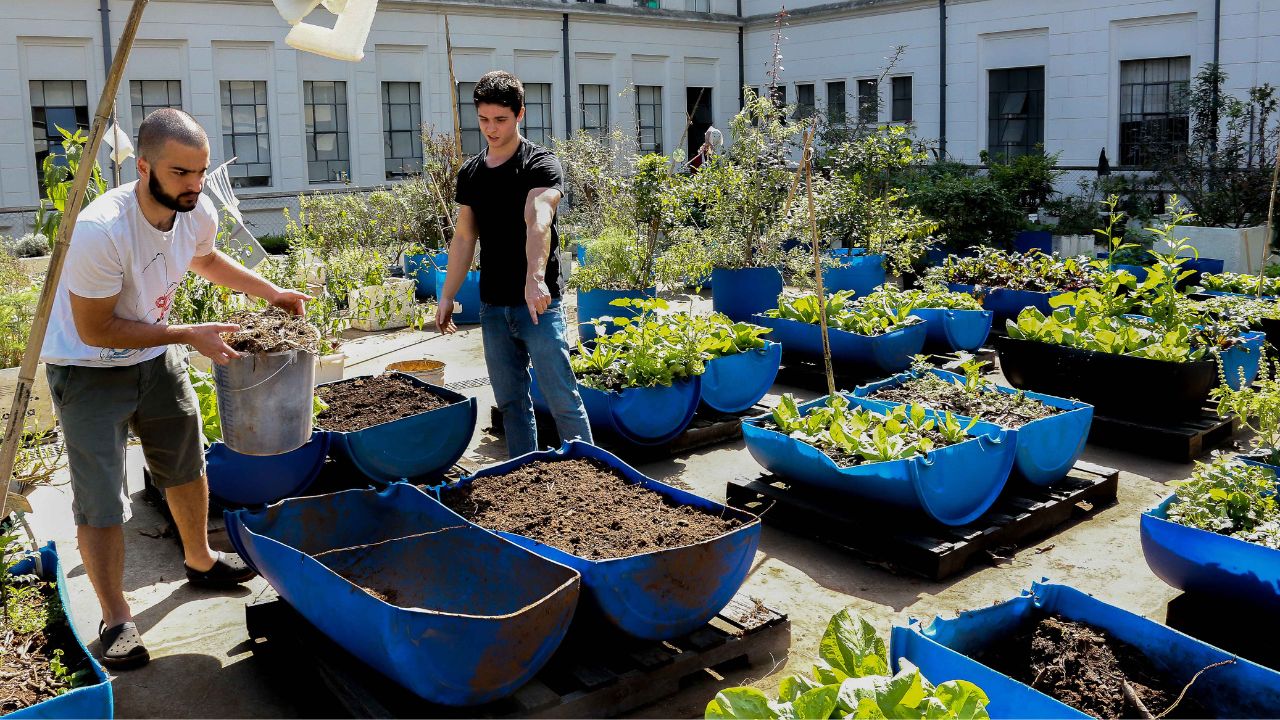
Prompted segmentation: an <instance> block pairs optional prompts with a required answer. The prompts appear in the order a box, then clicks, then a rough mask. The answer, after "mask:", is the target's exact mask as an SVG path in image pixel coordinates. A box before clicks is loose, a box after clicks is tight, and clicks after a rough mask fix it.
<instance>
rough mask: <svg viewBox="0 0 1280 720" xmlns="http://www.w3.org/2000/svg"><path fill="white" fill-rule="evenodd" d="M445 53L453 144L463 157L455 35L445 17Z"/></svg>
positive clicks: (446, 16)
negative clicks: (454, 53) (454, 51)
mask: <svg viewBox="0 0 1280 720" xmlns="http://www.w3.org/2000/svg"><path fill="white" fill-rule="evenodd" d="M444 53H445V57H446V58H447V59H448V61H449V105H450V106H451V107H452V108H453V142H454V145H455V146H456V147H457V148H458V155H462V116H460V115H459V114H458V81H457V79H456V78H455V77H454V76H453V35H452V34H451V33H450V32H449V16H448V15H445V16H444Z"/></svg>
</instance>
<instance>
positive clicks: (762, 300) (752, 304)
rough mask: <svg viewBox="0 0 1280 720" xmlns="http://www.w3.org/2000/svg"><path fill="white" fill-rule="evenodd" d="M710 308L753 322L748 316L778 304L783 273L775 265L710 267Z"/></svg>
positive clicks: (742, 320) (738, 320) (734, 317)
mask: <svg viewBox="0 0 1280 720" xmlns="http://www.w3.org/2000/svg"><path fill="white" fill-rule="evenodd" d="M711 286H712V288H714V289H713V290H712V291H711V308H712V309H713V310H714V311H715V312H718V313H724V314H725V315H728V316H729V319H730V320H733V321H734V322H752V320H751V316H752V315H755V314H756V313H762V312H764V311H765V310H768V309H770V308H775V307H777V306H778V296H779V295H781V294H782V273H781V272H779V271H778V269H777V268H771V267H770V268H742V269H739V270H727V269H724V268H715V269H714V270H712V271H711Z"/></svg>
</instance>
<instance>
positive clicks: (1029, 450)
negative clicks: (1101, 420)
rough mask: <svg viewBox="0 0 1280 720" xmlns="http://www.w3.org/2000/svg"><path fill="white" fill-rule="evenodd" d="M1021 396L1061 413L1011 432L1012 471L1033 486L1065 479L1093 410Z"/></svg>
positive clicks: (865, 392) (953, 378)
mask: <svg viewBox="0 0 1280 720" xmlns="http://www.w3.org/2000/svg"><path fill="white" fill-rule="evenodd" d="M929 372H931V373H933V374H934V375H937V376H938V377H940V378H942V379H944V380H946V381H948V382H957V381H959V382H964V376H962V375H959V374H957V373H953V372H947V371H946V370H937V369H932V370H930V371H929ZM913 377H915V374H914V373H910V372H905V373H899V374H898V375H894V376H893V377H891V378H887V379H885V380H880V381H878V382H874V383H868V384H866V385H860V386H858V387H857V388H855V389H854V391H853V395H854V396H855V397H861V398H865V397H867V396H869V395H871V394H872V393H874V392H876V391H877V390H881V389H884V388H890V387H897V386H899V385H901V384H903V383H904V382H906V381H907V380H910V379H911V378H913ZM995 389H996V390H997V391H999V392H1002V393H1008V394H1013V393H1016V392H1018V391H1017V390H1015V389H1013V388H1011V387H1005V386H1003V385H996V386H995ZM1025 395H1026V396H1027V397H1029V398H1032V399H1033V400H1039V401H1040V402H1042V403H1044V404H1045V405H1048V406H1049V407H1054V408H1059V409H1061V410H1062V412H1060V413H1058V414H1056V415H1050V416H1049V417H1045V418H1040V419H1039V420H1032V421H1031V422H1029V423H1027V424H1026V425H1023V426H1022V427H1020V428H1013V429H1016V430H1017V431H1018V440H1017V444H1018V452H1017V456H1016V458H1015V459H1014V462H1013V467H1014V469H1015V470H1017V472H1018V474H1019V475H1021V476H1022V477H1023V478H1024V479H1025V480H1026V481H1027V482H1030V483H1031V484H1033V485H1042V486H1043V485H1052V484H1053V483H1055V482H1057V481H1059V480H1061V479H1062V478H1064V477H1066V474H1067V472H1068V471H1070V470H1071V467H1072V466H1073V465H1075V464H1076V460H1079V459H1080V454H1081V453H1083V452H1084V445H1085V442H1086V441H1087V440H1088V439H1089V427H1090V426H1091V425H1092V424H1093V406H1092V405H1086V404H1085V403H1082V402H1076V401H1075V400H1067V399H1064V398H1060V397H1054V396H1052V395H1041V394H1040V393H1034V392H1026V393H1025ZM871 402H875V403H879V404H881V405H883V406H885V407H889V406H892V405H895V404H899V403H889V402H884V401H877V400H873V401H871Z"/></svg>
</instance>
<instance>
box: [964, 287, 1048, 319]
mask: <svg viewBox="0 0 1280 720" xmlns="http://www.w3.org/2000/svg"><path fill="white" fill-rule="evenodd" d="M947 289H948V290H950V291H951V292H962V293H969V294H970V295H973V296H975V297H977V296H978V295H979V294H980V293H981V294H982V296H981V297H980V298H979V299H980V301H981V302H982V307H984V308H986V309H987V310H990V311H991V312H993V313H995V318H993V319H994V321H995V322H998V323H1000V327H1004V322H1005V321H1006V320H1014V319H1016V318H1017V317H1018V313H1020V312H1022V310H1023V308H1029V307H1033V308H1036V309H1037V310H1039V311H1040V312H1042V313H1044V314H1045V315H1051V314H1053V306H1051V305H1049V298H1051V297H1053V296H1054V295H1061V294H1062V291H1060V290H1054V291H1053V292H1036V291H1034V290H1010V289H1009V288H993V287H985V286H975V285H965V284H963V283H947Z"/></svg>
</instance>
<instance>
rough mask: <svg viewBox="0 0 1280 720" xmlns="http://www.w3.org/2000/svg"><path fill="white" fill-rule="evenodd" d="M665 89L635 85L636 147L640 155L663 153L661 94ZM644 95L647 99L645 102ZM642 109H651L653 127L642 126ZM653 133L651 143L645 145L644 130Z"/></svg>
mask: <svg viewBox="0 0 1280 720" xmlns="http://www.w3.org/2000/svg"><path fill="white" fill-rule="evenodd" d="M664 92H665V88H664V86H662V85H637V86H636V147H637V149H638V150H639V151H640V152H641V153H646V154H647V153H658V154H662V152H663V147H664V143H663V137H662V134H663V126H662V113H663V106H664V104H665V103H664V102H663V100H664V98H663V94H664ZM646 95H647V96H648V99H647V101H646ZM643 107H649V108H651V109H652V115H653V125H652V126H648V127H646V126H645V125H644V113H643V112H642V108H643ZM646 129H647V130H649V131H650V132H652V133H653V142H652V143H645V142H644V136H645V130H646Z"/></svg>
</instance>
